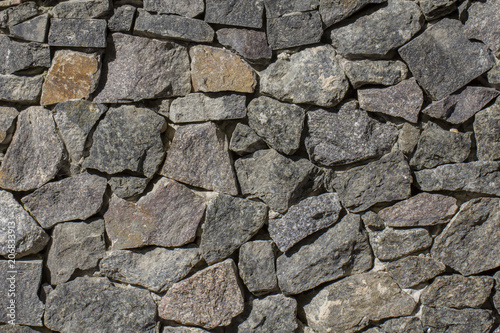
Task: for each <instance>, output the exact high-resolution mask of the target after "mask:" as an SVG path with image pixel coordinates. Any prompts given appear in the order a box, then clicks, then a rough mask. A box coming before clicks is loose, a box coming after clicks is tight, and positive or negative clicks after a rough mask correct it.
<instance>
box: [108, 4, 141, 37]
mask: <svg viewBox="0 0 500 333" xmlns="http://www.w3.org/2000/svg"><path fill="white" fill-rule="evenodd" d="M136 11H137V9H136V8H135V7H134V6H130V5H124V6H120V7H118V8H115V10H114V12H113V16H111V17H110V19H109V20H108V28H109V30H111V31H113V32H130V31H131V30H132V26H133V24H134V17H135V13H136Z"/></svg>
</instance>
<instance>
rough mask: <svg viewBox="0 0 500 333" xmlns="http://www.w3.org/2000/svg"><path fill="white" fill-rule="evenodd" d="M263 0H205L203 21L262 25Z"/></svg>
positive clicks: (254, 26) (245, 25) (239, 25)
mask: <svg viewBox="0 0 500 333" xmlns="http://www.w3.org/2000/svg"><path fill="white" fill-rule="evenodd" d="M263 12H264V3H263V0H256V1H247V0H235V1H224V0H206V1H205V21H207V22H208V23H217V24H224V25H234V26H238V27H247V28H257V29H260V28H261V27H262V16H263Z"/></svg>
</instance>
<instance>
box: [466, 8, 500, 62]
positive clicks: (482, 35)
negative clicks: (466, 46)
mask: <svg viewBox="0 0 500 333" xmlns="http://www.w3.org/2000/svg"><path fill="white" fill-rule="evenodd" d="M467 14H468V18H467V21H466V22H465V35H466V36H467V38H469V39H477V40H480V41H482V42H484V43H485V44H486V45H488V47H489V48H490V50H492V51H493V52H494V53H495V54H496V55H497V56H500V40H499V39H498V36H499V35H500V1H498V0H488V1H485V2H482V3H481V2H479V3H473V4H471V6H470V7H469V9H468V10H467Z"/></svg>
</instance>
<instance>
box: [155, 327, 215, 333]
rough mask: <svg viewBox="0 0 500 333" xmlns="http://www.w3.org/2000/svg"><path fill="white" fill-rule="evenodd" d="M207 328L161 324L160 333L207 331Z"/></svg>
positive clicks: (202, 332)
mask: <svg viewBox="0 0 500 333" xmlns="http://www.w3.org/2000/svg"><path fill="white" fill-rule="evenodd" d="M207 332H208V331H207V330H204V329H201V328H196V327H186V326H163V331H162V333H207Z"/></svg>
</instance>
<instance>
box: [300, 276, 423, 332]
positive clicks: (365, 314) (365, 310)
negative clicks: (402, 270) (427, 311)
mask: <svg viewBox="0 0 500 333" xmlns="http://www.w3.org/2000/svg"><path fill="white" fill-rule="evenodd" d="M416 305H417V304H416V303H415V301H414V300H413V299H412V298H411V297H410V296H409V295H407V294H406V293H404V292H403V291H402V290H401V289H400V288H399V287H398V285H397V284H396V282H394V280H392V279H391V277H390V276H389V275H388V274H387V273H382V272H370V273H365V274H357V275H353V276H349V277H347V278H345V279H343V280H340V281H339V282H336V283H333V284H331V285H329V286H327V287H325V288H323V290H321V291H320V292H319V293H318V294H317V295H315V296H314V297H313V299H312V300H311V302H310V303H309V304H307V305H306V306H304V311H305V314H306V318H307V322H308V324H309V326H310V327H311V328H312V329H314V330H315V331H318V332H332V333H333V332H335V333H337V332H339V333H340V332H345V333H351V332H358V331H359V330H361V329H363V328H364V327H366V326H368V324H369V323H370V321H379V320H382V319H386V318H391V317H400V316H408V315H411V314H412V312H413V310H414V309H415V307H416Z"/></svg>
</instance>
